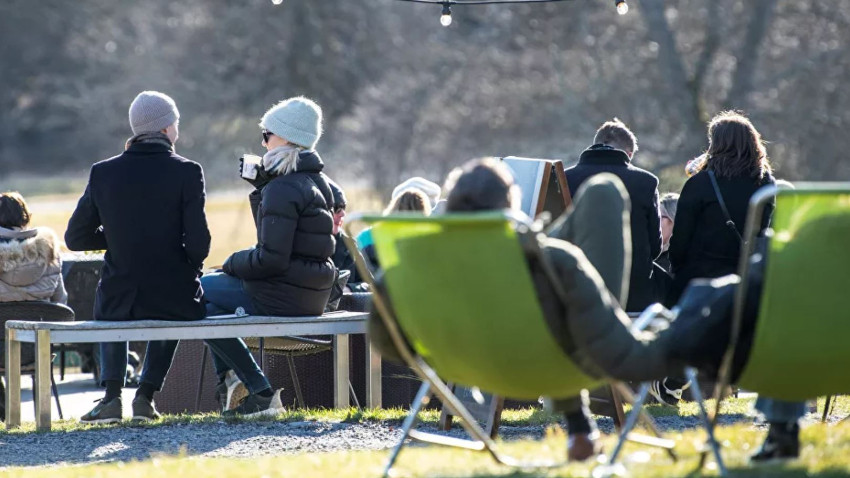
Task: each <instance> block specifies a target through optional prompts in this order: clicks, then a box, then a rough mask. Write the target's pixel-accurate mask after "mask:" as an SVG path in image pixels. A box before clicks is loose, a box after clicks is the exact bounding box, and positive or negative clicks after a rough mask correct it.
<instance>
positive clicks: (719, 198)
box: [708, 170, 744, 242]
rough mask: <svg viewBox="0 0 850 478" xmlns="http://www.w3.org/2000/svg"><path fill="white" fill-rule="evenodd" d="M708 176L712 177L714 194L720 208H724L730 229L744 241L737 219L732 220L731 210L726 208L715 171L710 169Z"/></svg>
mask: <svg viewBox="0 0 850 478" xmlns="http://www.w3.org/2000/svg"><path fill="white" fill-rule="evenodd" d="M708 177H709V178H710V179H711V186H712V187H714V195H715V196H717V202H718V203H720V209H722V210H723V215H724V216H726V225H727V226H728V227H729V229H732V232H734V233H735V235H736V236H738V240H739V241H741V242H744V237H743V236H741V233H740V232H739V231H738V228H737V227H736V226H735V221H733V220H732V216H731V215H730V214H729V210H728V209H726V201H724V200H723V194H721V193H720V186H718V185H717V177H715V176H714V171H711V170H709V171H708Z"/></svg>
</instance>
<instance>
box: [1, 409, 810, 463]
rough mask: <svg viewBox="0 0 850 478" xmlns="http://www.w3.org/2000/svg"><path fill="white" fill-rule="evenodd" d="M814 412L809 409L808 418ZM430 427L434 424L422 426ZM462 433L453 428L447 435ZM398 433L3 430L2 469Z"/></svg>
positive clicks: (392, 438) (212, 427)
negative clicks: (22, 431) (37, 431)
mask: <svg viewBox="0 0 850 478" xmlns="http://www.w3.org/2000/svg"><path fill="white" fill-rule="evenodd" d="M815 419H816V417H814V415H812V414H810V415H809V417H807V421H814V420H815ZM656 421H657V423H658V425H659V427H660V428H661V429H662V430H664V431H678V430H683V429H687V428H695V427H697V425H698V421H697V418H696V417H658V418H656ZM740 422H744V423H747V422H749V423H751V422H752V418H750V417H747V416H745V415H734V416H723V417H722V419H721V423H722V424H730V423H740ZM599 427H600V429H601V430H602V431H603V432H606V433H610V432H612V431H613V429H614V426H613V422H612V421H611V419H609V418H601V419H599ZM422 428H423V429H426V430H428V431H435V430H434V428H433V427H431V426H425V427H422ZM544 430H545V427H544V426H528V427H508V426H503V427H502V428H501V437H502V438H503V439H506V440H515V439H521V438H534V439H537V438H540V437H541V436H543V434H544ZM448 434H450V435H452V436H456V437H465V434H464V433H463V432H462V431H461V430H460V429H459V427H455V430H453V431H452V432H450V433H448ZM400 436H401V430H400V425H399V424H397V423H328V422H248V423H226V422H224V421H222V422H218V423H202V424H176V425H167V426H160V427H149V428H142V427H140V428H132V427H116V428H111V429H99V430H87V431H78V432H51V433H28V434H10V435H0V468H2V467H8V466H58V465H69V464H84V463H97V462H109V461H129V460H142V459H147V458H149V457H151V456H156V455H163V454H165V455H173V454H177V453H179V452H181V450H184V449H185V451H186V453H188V454H189V455H195V456H224V457H241V458H247V457H255V456H265V455H280V454H287V453H305V452H329V451H337V450H378V449H385V448H389V447H391V446H393V445H394V444H395V443H396V441H397V440H398V439H399V437H400Z"/></svg>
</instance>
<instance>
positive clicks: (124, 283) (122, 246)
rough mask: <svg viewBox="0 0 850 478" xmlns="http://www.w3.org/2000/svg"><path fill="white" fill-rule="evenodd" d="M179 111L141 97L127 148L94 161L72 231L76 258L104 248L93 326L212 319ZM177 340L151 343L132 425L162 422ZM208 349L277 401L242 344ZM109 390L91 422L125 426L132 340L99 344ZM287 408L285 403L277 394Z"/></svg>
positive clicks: (205, 243)
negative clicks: (159, 404) (178, 147)
mask: <svg viewBox="0 0 850 478" xmlns="http://www.w3.org/2000/svg"><path fill="white" fill-rule="evenodd" d="M179 118H180V113H179V111H178V110H177V105H176V104H175V102H174V100H173V99H172V98H171V97H169V96H168V95H165V94H163V93H160V92H156V91H143V92H141V93H139V95H138V96H136V98H135V99H134V100H133V102H132V104H131V105H130V112H129V119H130V127H131V129H132V130H133V137H131V138H130V139H129V140H128V141H127V147H126V150H125V151H124V152H123V153H122V154H120V155H118V156H115V157H113V158H110V159H107V160H104V161H100V162H98V163H96V164H94V165H93V166H92V168H91V172H90V174H89V182H88V185H87V186H86V190H85V192H84V193H83V196H82V197H81V198H80V200H79V202H78V204H77V208H76V209H75V210H74V213H73V215H72V216H71V219H70V221H68V228H67V230H66V232H65V243H66V244H67V246H68V248H69V249H71V250H74V251H88V250H105V251H106V254H105V256H104V266H103V272H102V274H101V279H100V283H99V284H98V287H97V293H96V297H95V306H94V319H95V320H117V321H121V320H139V319H160V320H187V321H189V320H199V319H203V318H204V317H205V315H206V311H205V306H204V298H203V297H204V290H203V288H202V287H201V281H200V277H201V269H202V268H203V262H204V260H205V259H206V257H207V254H209V250H210V233H209V229H208V228H207V220H206V214H205V213H204V203H205V200H206V192H205V190H204V172H203V169H202V168H201V165H199V164H198V163H196V162H194V161H191V160H188V159H186V158H184V157H182V156H179V155H178V154H177V153H176V152H175V150H174V144H175V143H176V141H177V139H178V136H179V125H178V122H179ZM177 343H178V341H177V340H158V341H151V342H148V346H147V352H146V353H145V360H144V366H143V369H142V375H141V380H140V385H139V389H138V391H137V392H136V397H135V398H134V399H133V404H132V405H133V406H132V410H133V419H134V420H142V421H149V420H153V419H156V418H158V417H159V413H158V412H157V410H156V407H155V405H154V400H153V396H154V393H155V392H157V391H159V390H161V389H162V385H163V383H164V382H165V377H166V375H167V374H168V369H169V368H170V367H171V362H172V360H173V358H174V352H175V350H176V348H177ZM206 343H207V344H208V345H209V346H210V348H211V349H212V350H213V351H214V353H215V354H216V355H218V356H221V357H224V360H226V361H227V362H228V363H229V364H231V366H232V367H233V368H236V369H238V370H239V371H240V373H242V374H243V376H250V377H251V378H253V380H252V381H251V383H254V384H257V387H258V388H257V391H258V392H259V391H262V392H263V393H267V394H268V395H269V396H271V395H273V393H272V390H271V387H270V386H269V384H268V381H267V380H266V379H265V376H264V375H263V373H262V372H261V371H260V369H259V367H258V366H257V364H256V362H255V361H254V359H253V357H252V356H251V353H250V352H249V351H248V349H247V348H246V347H245V344H244V343H241V342H240V341H239V340H238V339H209V340H206ZM100 365H101V368H100V370H101V373H100V378H101V383H102V385H104V386H105V387H106V395H105V396H104V398H103V399H102V400H100V403H98V404H97V405H96V406H95V407H94V408H93V409H92V410H91V411H90V412H88V413H87V414H85V415H84V416H83V417H81V419H80V421H82V422H84V423H115V422H118V421H120V420H121V419H122V409H123V407H122V403H121V388H122V387H123V386H124V384H125V380H126V370H127V342H106V343H101V344H100ZM278 402H279V397H278Z"/></svg>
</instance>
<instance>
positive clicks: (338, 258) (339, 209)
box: [328, 180, 369, 292]
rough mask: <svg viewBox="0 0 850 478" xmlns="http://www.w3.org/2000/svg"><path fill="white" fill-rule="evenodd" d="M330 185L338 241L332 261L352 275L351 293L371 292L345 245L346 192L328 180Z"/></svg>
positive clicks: (349, 284)
mask: <svg viewBox="0 0 850 478" xmlns="http://www.w3.org/2000/svg"><path fill="white" fill-rule="evenodd" d="M328 185H330V187H331V191H332V192H333V196H334V228H333V234H334V239H336V249H335V250H334V255H333V256H331V260H332V261H333V263H334V265H335V266H336V268H337V269H339V270H341V271H342V270H347V271H348V272H349V273H350V274H351V275H350V276H349V277H348V283H347V284H346V285H345V288H346V289H347V290H348V291H349V292H369V283H368V282H366V281H364V280H363V278H362V277H360V273H359V272H358V271H357V267H356V266H355V264H354V258H353V257H351V252H350V251H349V250H348V247H347V246H346V245H345V240H344V238H343V237H344V236H345V235H346V234H345V231H344V230H343V229H342V223H343V220H344V218H345V209H346V208H347V207H348V200H347V199H346V197H345V192H344V191H343V190H342V188H341V187H340V186H339V185H338V184H337V183H335V182H333V181H331V180H328Z"/></svg>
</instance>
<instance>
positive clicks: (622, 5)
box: [614, 0, 629, 15]
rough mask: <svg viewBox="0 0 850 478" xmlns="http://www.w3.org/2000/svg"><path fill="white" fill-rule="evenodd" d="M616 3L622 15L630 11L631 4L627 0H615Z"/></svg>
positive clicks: (618, 11)
mask: <svg viewBox="0 0 850 478" xmlns="http://www.w3.org/2000/svg"><path fill="white" fill-rule="evenodd" d="M614 4H615V5H616V6H617V13H619V14H620V15H625V14H627V13H629V4H628V3H626V0H614Z"/></svg>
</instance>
